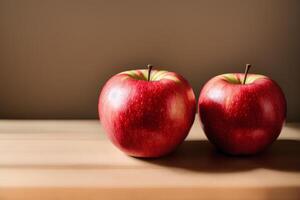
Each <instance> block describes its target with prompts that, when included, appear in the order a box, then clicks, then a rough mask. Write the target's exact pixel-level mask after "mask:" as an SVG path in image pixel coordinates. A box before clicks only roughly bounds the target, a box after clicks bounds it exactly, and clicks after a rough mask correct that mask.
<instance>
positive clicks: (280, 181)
mask: <svg viewBox="0 0 300 200" xmlns="http://www.w3.org/2000/svg"><path fill="white" fill-rule="evenodd" d="M0 199H1V200H6V199H9V200H10V199H16V200H19V199H22V200H23V199H30V200H35V199H36V200H48V199H56V200H61V199H72V200H77V199H78V200H79V199H80V200H91V199H97V200H99V199H101V200H102V199H103V200H105V199H143V200H144V199H185V200H188V199H251V200H254V199H300V124H287V125H286V126H285V128H284V129H283V131H282V134H281V136H280V138H279V139H278V140H277V141H276V142H275V144H274V145H273V146H272V147H271V148H270V149H269V150H268V151H266V152H264V153H263V154H260V155H257V156H251V157H230V156H225V155H223V154H221V153H219V152H217V151H216V150H215V149H214V148H213V147H212V146H211V145H210V143H208V141H207V140H206V139H205V136H204V134H203V132H202V130H201V128H200V125H199V122H198V120H197V119H196V122H195V124H194V126H193V128H192V130H191V132H190V135H189V137H188V138H187V140H186V141H185V142H184V143H183V144H182V145H181V146H180V148H179V149H178V150H177V151H176V152H174V153H173V154H171V155H169V156H167V157H164V158H160V159H136V158H132V157H129V156H126V155H124V154H123V153H122V152H120V151H119V150H117V149H116V148H115V147H114V146H113V145H112V144H111V143H110V142H109V141H108V140H107V139H106V137H105V135H104V132H103V129H102V128H101V126H100V124H99V122H98V121H96V120H67V121H66V120H65V121H62V120H56V121H55V120H44V121H42V120H1V121H0Z"/></svg>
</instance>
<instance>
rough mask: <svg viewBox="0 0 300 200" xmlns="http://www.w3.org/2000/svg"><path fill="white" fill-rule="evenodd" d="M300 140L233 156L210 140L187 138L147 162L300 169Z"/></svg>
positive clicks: (210, 168)
mask: <svg viewBox="0 0 300 200" xmlns="http://www.w3.org/2000/svg"><path fill="white" fill-rule="evenodd" d="M299 155H300V141H298V140H285V139H281V140H277V141H275V142H274V144H273V145H272V146H271V147H270V148H269V149H267V150H265V151H264V152H261V153H260V154H257V155H252V156H230V155H226V154H224V153H222V152H220V151H218V150H217V149H215V148H214V146H213V145H211V144H210V143H209V142H208V141H206V140H187V141H184V142H183V144H182V145H181V146H180V147H179V148H178V149H177V150H176V151H175V152H173V153H171V154H169V155H167V156H165V157H162V158H155V159H142V160H143V161H145V162H148V163H151V164H155V165H161V166H167V167H172V168H180V169H185V170H190V171H201V172H212V173H215V172H219V173H224V172H235V171H246V170H252V169H257V168H266V169H274V170H279V171H296V172H297V171H300V157H299Z"/></svg>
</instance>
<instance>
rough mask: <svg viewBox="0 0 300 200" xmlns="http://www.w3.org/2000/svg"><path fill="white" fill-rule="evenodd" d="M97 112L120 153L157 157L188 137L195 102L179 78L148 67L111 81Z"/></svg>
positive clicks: (124, 73) (188, 87)
mask: <svg viewBox="0 0 300 200" xmlns="http://www.w3.org/2000/svg"><path fill="white" fill-rule="evenodd" d="M98 108H99V117H100V121H101V124H102V126H103V127H104V129H105V131H106V133H107V135H108V137H109V138H110V140H111V141H112V142H113V143H114V144H115V145H116V146H117V147H118V148H119V149H120V150H122V151H123V152H125V153H126V154H128V155H131V156H135V157H159V156H163V155H165V154H168V153H169V152H171V151H173V150H174V149H175V148H176V147H177V146H178V145H179V144H180V143H181V142H182V141H183V140H184V139H185V137H186V136H187V134H188V132H189V130H190V128H191V126H192V124H193V121H194V118H195V112H196V111H195V110H196V101H195V95H194V92H193V90H192V88H191V87H190V85H189V83H188V82H187V81H186V80H185V79H184V78H183V77H182V76H180V75H179V74H176V73H174V72H168V71H161V70H152V71H151V67H150V68H149V69H148V70H146V69H140V70H131V71H125V72H122V73H119V74H117V75H115V76H113V77H112V78H110V79H109V80H108V81H107V83H106V84H105V86H104V87H103V89H102V91H101V94H100V97H99V105H98Z"/></svg>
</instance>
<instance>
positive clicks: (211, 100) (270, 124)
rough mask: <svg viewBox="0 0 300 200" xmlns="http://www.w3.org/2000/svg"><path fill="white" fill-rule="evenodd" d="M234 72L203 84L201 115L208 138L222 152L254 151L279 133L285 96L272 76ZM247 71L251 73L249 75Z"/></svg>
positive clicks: (284, 115)
mask: <svg viewBox="0 0 300 200" xmlns="http://www.w3.org/2000/svg"><path fill="white" fill-rule="evenodd" d="M249 68H250V65H247V67H246V72H245V74H240V73H232V74H223V75H219V76H216V77H214V78H212V79H211V80H209V81H208V82H207V83H206V84H205V86H204V87H203V89H202V91H201V93H200V97H199V102H198V106H199V116H200V121H201V123H202V127H203V129H204V132H205V134H206V136H207V138H208V139H209V140H210V141H211V142H212V143H213V144H214V145H215V146H216V147H217V148H218V149H220V150H222V151H223V152H226V153H229V154H234V155H243V154H255V153H257V152H260V151H262V150H264V149H265V148H267V147H268V146H269V145H270V144H271V143H272V142H274V140H276V138H277V137H278V136H279V134H280V132H281V129H282V126H283V124H284V121H285V117H286V100H285V97H284V94H283V92H282V90H281V89H280V87H279V86H278V85H277V84H276V83H275V82H274V81H273V80H271V79H270V78H268V77H266V76H263V75H257V74H248V69H249ZM247 74H248V75H247Z"/></svg>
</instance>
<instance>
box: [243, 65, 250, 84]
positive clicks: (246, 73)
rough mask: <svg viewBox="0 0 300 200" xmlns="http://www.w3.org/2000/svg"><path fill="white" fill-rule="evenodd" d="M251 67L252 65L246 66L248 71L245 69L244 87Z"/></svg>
mask: <svg viewBox="0 0 300 200" xmlns="http://www.w3.org/2000/svg"><path fill="white" fill-rule="evenodd" d="M250 67H251V65H250V64H246V69H245V76H244V81H243V85H245V83H246V79H247V75H248V72H249V69H250Z"/></svg>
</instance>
